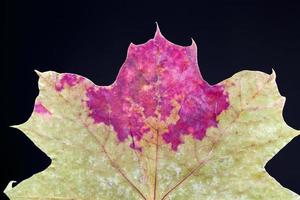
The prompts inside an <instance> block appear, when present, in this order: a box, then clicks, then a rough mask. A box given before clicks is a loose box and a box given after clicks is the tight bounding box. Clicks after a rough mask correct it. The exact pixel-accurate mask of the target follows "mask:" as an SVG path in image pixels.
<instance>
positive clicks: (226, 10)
mask: <svg viewBox="0 0 300 200" xmlns="http://www.w3.org/2000/svg"><path fill="white" fill-rule="evenodd" d="M299 8H300V6H299V5H297V4H282V3H280V4H276V3H274V2H273V3H267V2H263V1H245V0H244V1H220V2H216V3H209V4H207V3H197V4H196V3H191V2H188V1H186V0H183V1H180V2H175V1H172V2H170V3H168V4H167V3H165V4H162V3H158V2H148V3H146V2H144V3H143V2H141V1H140V2H134V3H127V2H126V1H110V3H105V4H104V3H101V1H97V3H96V1H95V2H91V1H90V2H84V3H83V1H81V3H78V2H75V1H57V2H55V1H38V0H37V1H30V0H28V1H21V0H20V1H14V0H7V1H6V2H3V3H1V10H3V11H1V16H2V17H4V18H2V19H4V21H2V22H1V27H4V32H2V33H4V35H3V37H2V41H3V42H2V43H1V45H0V46H1V47H3V48H4V50H5V51H4V58H3V59H1V61H2V64H1V72H2V73H1V81H3V84H1V86H2V87H1V98H0V99H1V101H2V100H3V101H4V102H3V103H2V104H1V118H2V119H1V123H0V124H1V126H2V130H1V134H0V147H1V148H0V150H1V151H0V159H1V167H2V169H1V171H0V180H1V181H0V191H3V189H4V188H5V186H6V185H7V183H8V182H9V180H17V181H18V182H20V181H22V180H24V179H25V178H27V177H29V176H31V175H32V174H33V173H36V172H39V171H41V170H43V169H45V168H46V167H47V166H48V165H49V164H50V162H51V161H50V159H49V158H48V157H47V156H46V155H45V154H44V153H43V152H41V151H40V150H39V149H38V148H37V147H36V146H35V145H34V144H33V143H32V142H31V141H30V140H29V139H28V138H26V137H25V136H24V135H23V134H22V133H21V132H20V131H18V130H16V129H12V128H8V126H9V125H13V124H20V123H23V122H25V121H26V120H27V119H28V118H29V116H30V114H31V112H32V110H33V104H34V99H35V97H36V96H37V94H38V88H37V76H36V74H35V73H34V72H33V70H34V69H38V70H39V71H46V70H55V71H58V72H72V73H77V74H80V75H83V76H85V77H87V78H89V79H91V80H92V81H94V82H95V83H97V84H100V85H108V84H111V83H112V82H113V81H114V79H115V77H116V75H117V72H118V70H119V68H120V66H121V65H122V63H123V61H124V59H125V56H126V51H127V47H128V45H129V43H130V42H133V43H136V44H139V43H144V42H146V41H147V40H148V39H150V38H152V37H153V35H154V32H155V22H156V21H157V22H158V23H159V26H160V29H161V32H162V33H163V34H164V35H165V36H166V38H167V39H169V40H170V41H172V42H174V43H177V44H180V45H189V44H190V43H191V37H192V38H193V39H194V40H195V41H196V43H197V45H198V60H199V65H200V69H201V72H202V75H203V77H204V78H205V79H206V80H207V81H208V82H209V83H211V84H214V83H217V82H220V81H222V80H224V79H226V78H228V77H230V76H232V75H233V74H234V73H236V72H238V71H240V70H243V69H251V70H260V71H264V72H267V73H271V68H274V69H275V71H276V73H277V83H278V87H279V90H280V92H281V94H282V95H283V96H285V97H287V100H286V104H285V107H284V113H283V114H284V118H285V120H286V122H287V124H288V125H290V126H291V127H293V128H295V129H300V119H299V118H298V116H299V114H298V113H299V112H300V106H299V101H300V84H299V82H298V81H299V72H300V70H299V68H300V60H299V58H300V38H299V36H300V26H299V21H300V12H299ZM2 55H3V54H2ZM2 70H3V71H2ZM299 152H300V137H297V138H295V139H294V140H292V141H291V142H290V143H289V144H288V145H287V146H286V147H285V148H283V149H282V150H281V151H280V152H279V153H278V154H277V155H276V156H275V157H274V158H273V159H272V160H271V161H269V163H268V164H267V166H266V169H267V171H268V172H269V173H270V174H271V175H272V176H273V177H274V178H276V179H277V180H278V181H279V182H280V183H281V184H282V185H284V186H285V187H287V188H289V189H291V190H293V191H295V192H297V193H298V194H300V170H299V169H300V161H299V160H300V156H299ZM2 198H5V197H4V195H3V197H2Z"/></svg>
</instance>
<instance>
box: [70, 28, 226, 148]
mask: <svg viewBox="0 0 300 200" xmlns="http://www.w3.org/2000/svg"><path fill="white" fill-rule="evenodd" d="M71 82H72V81H71ZM86 95H87V97H88V100H87V102H86V103H87V106H88V108H89V109H90V117H92V118H93V119H94V121H95V123H104V124H106V125H112V126H113V128H114V129H115V131H116V132H117V136H118V139H119V140H120V141H124V140H125V139H128V138H132V139H133V140H134V141H137V143H135V142H134V141H133V142H132V144H131V145H130V146H131V147H132V148H134V149H139V150H140V147H137V145H136V144H138V141H140V140H141V139H142V138H143V137H144V135H145V134H146V133H147V132H149V130H150V129H149V127H148V126H147V125H146V124H145V119H146V118H147V117H155V118H157V120H166V119H167V118H168V116H170V114H171V111H172V109H173V108H174V106H173V104H172V101H174V100H175V101H177V103H178V104H179V105H180V109H179V112H178V115H179V117H180V118H179V120H178V121H177V122H176V123H175V124H171V125H169V127H168V131H166V132H164V133H163V135H162V138H163V140H164V142H165V143H168V144H170V145H171V148H172V149H173V150H175V151H176V150H177V149H178V146H179V145H180V144H182V143H183V142H184V141H183V140H182V136H183V135H185V134H188V135H192V136H193V138H194V139H196V140H201V139H202V138H203V137H204V136H205V132H206V130H207V128H209V127H216V126H217V120H216V118H217V116H218V115H219V114H220V113H221V112H222V111H223V110H225V109H227V108H228V106H229V102H228V94H227V93H226V92H225V91H224V88H223V86H222V85H214V86H211V85H209V84H208V83H207V82H206V81H204V80H203V78H202V76H201V74H200V71H199V68H198V64H197V47H196V44H195V43H194V42H193V43H192V45H191V46H187V47H183V46H179V45H175V44H173V43H171V42H169V41H168V40H167V39H165V38H164V37H163V36H162V35H161V33H160V31H159V29H158V28H157V30H156V33H155V36H154V38H153V39H150V40H149V41H148V42H146V43H145V44H141V45H133V44H131V45H130V46H129V49H128V53H127V58H126V60H125V62H124V64H123V66H122V67H121V69H120V72H119V74H118V76H117V79H116V81H115V82H114V83H113V84H112V85H111V86H109V87H106V86H91V87H89V88H88V89H87V91H86Z"/></svg>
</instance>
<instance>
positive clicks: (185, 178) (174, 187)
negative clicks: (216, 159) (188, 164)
mask: <svg viewBox="0 0 300 200" xmlns="http://www.w3.org/2000/svg"><path fill="white" fill-rule="evenodd" d="M212 149H213V148H212ZM211 153H212V150H211V151H210V152H209V153H208V155H207V157H206V159H203V160H202V161H201V162H199V163H198V165H197V166H196V167H195V168H194V169H192V170H191V171H190V172H189V173H187V174H186V175H185V176H184V177H183V178H182V179H181V180H180V181H179V182H178V183H176V184H175V185H174V186H173V187H172V188H171V189H169V190H168V191H167V192H166V193H165V194H164V195H163V197H162V198H161V200H164V199H166V197H167V196H168V195H169V194H170V193H171V192H172V191H174V190H175V189H177V188H178V186H179V185H181V184H182V183H183V182H184V181H185V180H187V179H188V178H189V177H190V176H192V175H193V174H194V173H195V172H196V171H197V170H198V169H200V168H201V167H202V165H203V164H205V162H206V161H207V160H208V158H209V156H210V154H211Z"/></svg>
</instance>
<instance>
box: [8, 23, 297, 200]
mask: <svg viewBox="0 0 300 200" xmlns="http://www.w3.org/2000/svg"><path fill="white" fill-rule="evenodd" d="M37 73H38V75H39V77H40V78H39V89H40V93H39V95H38V97H37V99H36V101H35V106H34V111H33V113H32V115H31V117H30V118H29V120H28V121H27V122H25V123H24V124H21V125H17V126H15V127H16V128H18V129H20V130H22V131H23V132H24V133H25V134H26V135H27V136H28V137H29V138H30V139H31V140H32V141H33V142H34V143H35V144H36V145H37V146H38V147H39V148H40V149H41V150H42V151H44V152H45V153H46V154H47V155H48V156H49V157H50V158H51V159H52V163H51V165H50V166H49V167H48V168H47V169H46V170H44V171H42V172H40V173H37V174H35V175H33V176H32V177H30V178H29V179H27V180H24V181H23V182H21V183H19V184H18V185H17V186H16V187H14V188H12V187H11V183H10V185H9V186H8V187H7V189H6V190H5V192H6V194H7V195H8V196H9V197H10V198H11V199H18V200H23V199H26V200H27V199H29V200H31V199H69V200H70V199H73V200H79V199H81V200H100V199H101V200H103V199H104V200H105V199H130V200H131V199H144V200H167V199H175V200H177V199H191V200H193V199H210V200H211V199H284V200H290V199H300V197H299V196H298V195H297V194H295V193H293V192H292V191H289V190H288V189H286V188H284V187H282V186H281V185H280V184H279V183H278V182H276V181H275V180H274V179H273V178H272V177H271V176H269V175H268V173H267V172H266V170H265V169H264V165H265V164H266V162H267V161H268V160H269V159H270V158H272V157H273V156H274V155H275V154H276V153H277V152H278V151H279V150H280V149H281V148H282V147H283V146H284V145H286V144H287V143H288V142H289V141H290V140H291V139H292V138H293V137H295V136H297V135H299V132H298V131H296V130H294V129H292V128H290V127H288V126H287V125H286V123H285V122H284V119H283V117H282V109H283V106H284V101H285V99H284V97H282V96H281V95H280V94H279V91H278V89H277V86H276V83H275V73H274V72H273V73H272V74H271V75H268V74H265V73H263V72H258V71H242V72H239V73H237V74H235V75H234V76H232V77H231V78H229V79H227V80H225V81H222V82H220V83H218V84H216V85H213V86H211V85H209V84H208V83H207V82H206V81H205V80H203V78H202V76H201V74H200V71H199V68H198V64H197V48H196V44H195V42H194V41H193V42H192V44H191V45H190V46H187V47H183V46H179V45H175V44H173V43H171V42H169V41H168V40H167V39H165V38H164V37H163V36H162V34H161V32H160V31H159V29H158V27H157V30H156V33H155V36H154V38H153V39H150V40H149V41H148V42H146V43H145V44H141V45H134V44H130V46H129V49H128V52H127V58H126V60H125V62H124V64H123V66H122V67H121V69H120V72H119V74H118V76H117V79H116V81H115V82H114V83H113V84H112V85H110V86H96V85H95V84H93V83H92V82H91V81H90V80H88V79H86V78H84V77H81V76H79V75H76V74H69V73H64V74H59V73H56V72H53V71H49V72H44V73H41V72H37Z"/></svg>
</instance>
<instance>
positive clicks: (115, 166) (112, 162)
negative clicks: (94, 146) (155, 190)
mask: <svg viewBox="0 0 300 200" xmlns="http://www.w3.org/2000/svg"><path fill="white" fill-rule="evenodd" d="M44 80H46V79H44ZM46 82H47V83H48V84H50V83H49V81H48V80H46ZM50 85H51V84H50ZM58 96H59V97H61V98H62V99H63V100H65V101H66V102H67V103H69V104H71V102H70V101H69V100H67V99H66V98H65V97H64V96H62V95H61V94H60V93H58ZM72 121H74V120H72ZM81 122H82V124H83V125H84V127H86V130H87V131H88V133H89V134H90V135H91V136H92V137H93V138H94V139H95V141H96V142H97V143H98V144H99V146H101V148H102V150H103V152H104V154H105V155H106V156H107V158H108V159H109V161H110V164H111V166H112V167H113V168H115V169H116V170H117V171H118V172H119V173H120V174H121V176H122V177H123V178H124V179H125V180H126V181H127V182H128V183H129V185H130V186H131V187H133V188H134V189H135V191H136V192H138V194H139V195H140V196H141V197H142V198H143V199H144V200H147V199H146V197H145V196H144V195H143V193H142V192H141V191H140V190H139V189H138V188H137V186H135V184H134V183H133V182H132V181H131V180H130V179H129V178H128V177H127V176H126V174H125V173H124V172H123V171H122V170H121V168H120V167H119V165H118V164H117V163H115V162H114V160H113V159H112V158H111V157H110V156H109V154H108V152H107V151H106V149H105V146H104V145H103V144H102V143H101V142H100V141H99V140H98V138H97V137H96V136H95V135H94V134H93V132H91V131H90V129H89V128H88V126H87V125H86V124H85V123H84V122H83V121H81Z"/></svg>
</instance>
